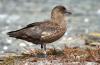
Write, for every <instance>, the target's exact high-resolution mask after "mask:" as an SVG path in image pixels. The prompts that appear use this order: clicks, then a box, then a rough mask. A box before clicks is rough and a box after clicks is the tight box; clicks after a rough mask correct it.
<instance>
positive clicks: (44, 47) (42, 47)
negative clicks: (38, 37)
mask: <svg viewBox="0 0 100 65" xmlns="http://www.w3.org/2000/svg"><path fill="white" fill-rule="evenodd" d="M41 49H42V50H43V53H44V56H43V57H44V58H46V57H47V53H46V44H41Z"/></svg>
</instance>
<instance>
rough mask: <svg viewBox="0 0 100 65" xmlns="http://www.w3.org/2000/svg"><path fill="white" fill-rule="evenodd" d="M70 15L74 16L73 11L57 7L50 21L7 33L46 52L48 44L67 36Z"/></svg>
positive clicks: (61, 6) (35, 23)
mask: <svg viewBox="0 0 100 65" xmlns="http://www.w3.org/2000/svg"><path fill="white" fill-rule="evenodd" d="M66 14H67V15H66ZM70 14H72V13H71V11H69V10H68V9H67V8H66V7H65V6H63V5H57V6H55V7H54V8H53V9H52V11H51V18H50V19H48V20H44V21H40V22H34V23H31V24H28V25H26V26H25V27H23V28H21V29H19V30H15V31H10V32H7V35H9V37H13V38H16V39H21V40H25V41H27V42H31V43H33V44H40V45H41V49H44V50H46V44H48V43H52V42H54V41H56V40H59V39H60V38H61V37H62V36H63V35H64V34H65V32H66V30H67V27H66V26H67V21H66V20H65V19H66V17H67V16H68V15H70Z"/></svg>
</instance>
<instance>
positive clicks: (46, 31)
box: [41, 25, 58, 40]
mask: <svg viewBox="0 0 100 65" xmlns="http://www.w3.org/2000/svg"><path fill="white" fill-rule="evenodd" d="M57 32H58V30H57V27H56V26H52V25H51V26H49V25H48V26H45V27H44V28H43V29H42V33H41V39H42V40H48V39H50V38H53V37H54V36H55V35H56V33H57Z"/></svg>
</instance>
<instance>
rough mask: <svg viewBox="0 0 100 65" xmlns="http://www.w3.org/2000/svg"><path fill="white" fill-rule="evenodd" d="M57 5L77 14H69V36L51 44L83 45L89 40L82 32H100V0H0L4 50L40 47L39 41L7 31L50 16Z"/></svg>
mask: <svg viewBox="0 0 100 65" xmlns="http://www.w3.org/2000/svg"><path fill="white" fill-rule="evenodd" d="M56 5H64V6H66V8H68V9H70V10H71V11H72V13H73V14H72V15H71V16H69V17H68V25H67V27H68V30H67V32H66V34H65V36H64V37H63V38H61V39H60V40H59V41H56V42H54V43H56V44H54V43H53V44H48V45H47V47H48V48H53V47H56V48H59V49H60V48H61V47H63V46H64V45H65V44H66V45H68V46H71V45H72V46H73V45H75V46H83V45H84V43H85V41H84V40H83V39H80V38H78V37H77V36H78V35H80V34H88V33H91V32H100V30H99V29H100V22H99V20H100V0H0V54H2V53H7V52H16V51H17V52H21V51H23V50H25V49H24V48H27V49H28V48H33V49H40V46H39V45H35V44H32V43H30V42H26V41H23V40H18V39H15V38H10V37H8V35H7V34H6V33H7V32H9V31H13V30H17V29H20V28H22V27H25V26H26V25H27V24H30V23H33V22H38V21H43V20H45V19H50V14H51V13H50V12H51V10H52V8H53V7H55V6H56ZM70 43H71V44H70Z"/></svg>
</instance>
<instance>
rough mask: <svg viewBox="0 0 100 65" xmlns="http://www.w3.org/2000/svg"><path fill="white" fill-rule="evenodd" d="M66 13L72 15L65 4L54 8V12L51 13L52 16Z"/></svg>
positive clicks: (61, 15)
mask: <svg viewBox="0 0 100 65" xmlns="http://www.w3.org/2000/svg"><path fill="white" fill-rule="evenodd" d="M65 14H67V15H70V14H72V13H71V12H70V11H69V10H67V9H66V8H65V7H64V6H62V5H58V6H56V7H54V8H53V10H52V13H51V15H52V16H51V17H57V18H59V17H63V16H64V15H65Z"/></svg>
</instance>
